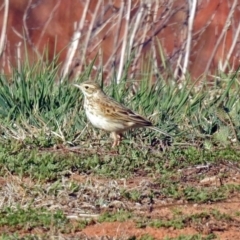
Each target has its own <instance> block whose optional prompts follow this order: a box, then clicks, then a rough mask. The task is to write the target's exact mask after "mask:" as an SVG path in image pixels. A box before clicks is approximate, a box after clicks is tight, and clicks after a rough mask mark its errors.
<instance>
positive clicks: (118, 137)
mask: <svg viewBox="0 0 240 240" xmlns="http://www.w3.org/2000/svg"><path fill="white" fill-rule="evenodd" d="M111 137H112V138H113V145H112V148H114V147H115V146H119V144H120V142H121V140H122V137H123V135H122V133H116V132H112V133H111Z"/></svg>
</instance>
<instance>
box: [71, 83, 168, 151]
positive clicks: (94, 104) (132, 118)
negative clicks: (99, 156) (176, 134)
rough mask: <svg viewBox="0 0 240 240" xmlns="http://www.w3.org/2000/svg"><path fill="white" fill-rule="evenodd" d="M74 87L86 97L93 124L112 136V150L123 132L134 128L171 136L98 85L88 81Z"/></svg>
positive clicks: (87, 112) (86, 109)
mask: <svg viewBox="0 0 240 240" xmlns="http://www.w3.org/2000/svg"><path fill="white" fill-rule="evenodd" d="M73 85H74V86H75V87H77V88H79V89H80V90H81V91H82V93H83V95H84V110H85V113H86V116H87V118H88V120H89V121H90V122H91V124H92V125H93V126H94V127H96V128H99V129H102V130H104V131H106V132H110V136H111V138H113V144H112V148H114V147H115V146H119V144H120V142H121V140H122V138H123V132H125V131H127V130H129V129H132V128H140V127H149V128H152V129H154V130H157V131H159V132H160V133H162V134H165V135H168V136H169V134H167V133H165V132H163V131H161V130H159V129H156V127H154V126H153V124H152V123H151V122H150V121H149V120H147V119H146V118H144V117H142V116H140V115H139V114H137V113H135V112H133V111H132V110H131V109H129V108H127V107H125V106H124V105H122V104H120V103H119V102H117V101H116V100H115V99H113V98H111V97H109V96H108V95H106V94H105V93H104V91H103V90H102V89H101V87H100V85H99V84H98V83H96V82H94V81H92V80H87V81H85V82H82V83H81V84H73Z"/></svg>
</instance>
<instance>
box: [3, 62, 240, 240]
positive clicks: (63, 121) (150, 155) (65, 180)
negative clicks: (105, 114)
mask: <svg viewBox="0 0 240 240" xmlns="http://www.w3.org/2000/svg"><path fill="white" fill-rule="evenodd" d="M127 64H128V65H129V64H130V63H129V62H128V63H127ZM149 67H151V66H150V65H149ZM91 70H92V65H90V66H88V67H87V68H86V70H85V71H84V72H83V73H82V75H81V77H80V79H77V80H76V82H81V81H83V80H84V79H85V78H86V77H88V76H89V75H91ZM125 71H126V72H125V73H124V74H123V78H122V81H121V83H120V84H119V85H117V84H116V83H115V76H114V75H113V77H112V79H111V80H112V81H111V82H110V83H109V84H103V89H104V90H105V91H106V92H107V94H108V95H110V96H112V97H114V98H115V99H117V100H118V101H120V102H121V103H123V104H125V105H126V106H128V107H129V108H131V109H133V110H134V111H136V112H138V113H140V114H142V115H144V116H147V117H148V118H149V119H150V120H151V121H152V122H153V123H154V125H155V126H157V127H158V128H160V129H162V130H163V131H165V132H168V133H169V134H170V135H171V136H172V137H171V138H169V137H166V136H163V135H161V134H160V133H158V132H157V131H153V130H150V129H138V130H134V131H129V132H127V133H126V138H125V139H124V140H123V142H122V144H121V145H120V146H119V147H118V148H116V149H111V142H110V140H109V136H108V134H106V133H102V132H101V131H99V130H97V129H93V127H92V126H91V125H90V124H89V125H87V122H88V121H87V119H86V116H85V114H84V109H83V96H82V94H81V93H80V91H79V90H78V89H77V88H75V87H73V85H72V84H71V83H70V82H69V81H68V80H67V79H66V80H64V81H63V82H61V83H59V82H57V80H56V79H57V78H58V77H57V72H58V66H57V65H56V64H54V63H50V64H49V65H42V64H41V63H40V62H39V63H36V65H34V66H31V67H30V66H28V65H26V66H24V67H23V68H22V69H21V70H20V71H17V70H16V71H14V72H13V74H12V76H11V77H10V79H9V78H8V79H7V78H6V77H5V76H4V75H2V74H1V75H0V178H1V179H3V180H5V181H7V185H4V184H3V185H1V187H0V191H1V196H3V197H2V201H3V202H4V201H5V202H4V204H3V205H2V207H1V208H0V219H1V220H0V226H1V227H5V228H10V230H11V231H14V229H25V230H29V229H37V228H39V227H40V228H41V229H43V231H42V237H43V238H44V236H45V235H44V234H45V232H44V231H47V230H51V231H52V232H53V233H54V234H59V233H63V234H64V233H67V232H68V231H70V226H72V225H71V221H69V220H68V219H67V218H66V215H67V214H68V210H69V209H68V208H67V209H68V210H66V208H64V207H63V206H65V205H67V204H70V205H71V209H74V211H76V212H77V211H78V210H79V209H84V210H85V208H86V206H88V207H87V209H86V210H85V211H86V212H87V213H89V214H90V216H91V214H96V213H97V214H100V217H99V218H98V219H97V220H96V221H99V222H103V221H104V222H106V221H108V222H111V221H126V220H128V219H133V218H135V217H136V216H135V215H134V213H133V212H132V211H131V209H128V206H130V208H131V207H133V208H134V207H135V206H136V205H137V206H139V205H140V206H142V205H144V204H146V202H147V203H149V204H154V201H156V200H159V199H162V200H165V199H168V200H171V201H172V202H176V201H182V202H184V203H199V204H201V203H214V202H219V201H223V200H226V199H228V198H230V197H231V196H233V195H234V194H239V192H240V185H239V184H229V183H225V182H224V180H225V179H228V178H229V177H231V176H232V175H233V174H235V173H236V172H237V171H239V163H240V157H239V140H240V131H239V130H240V125H239V122H240V102H239V89H240V86H239V81H238V79H239V73H237V72H236V74H235V75H232V76H230V75H229V76H225V77H224V79H225V80H222V81H221V83H220V84H219V83H216V84H215V85H213V86H212V87H208V86H207V85H206V86H205V85H203V86H202V87H200V86H199V87H196V86H194V84H193V83H191V81H190V80H189V81H188V82H185V83H183V86H182V87H181V88H179V87H178V85H177V83H175V82H174V81H172V80H171V79H170V80H169V82H168V83H167V82H165V81H164V80H163V78H162V77H161V74H160V73H159V75H158V77H157V79H156V82H154V83H152V84H150V79H151V71H152V69H147V70H146V71H148V72H147V73H146V74H145V75H143V77H142V79H140V80H139V81H138V82H136V80H134V79H130V78H128V75H127V66H126V69H125ZM96 78H97V77H96ZM98 78H100V77H99V76H98ZM95 80H97V79H95ZM136 83H139V84H138V87H137V88H133V85H134V84H136ZM100 133H101V134H100ZM220 166H222V168H221V167H220ZM223 166H227V167H228V168H226V167H225V168H224V169H227V170H224V171H223V170H222V169H223ZM213 169H214V170H213ZM74 176H84V177H85V179H84V180H83V181H80V182H79V181H77V180H74V179H72V177H74ZM212 176H215V177H216V179H217V180H216V181H218V184H215V185H214V184H213V185H210V186H204V185H200V184H199V183H200V182H201V180H202V179H205V178H206V177H212ZM14 178H16V179H18V180H17V181H16V180H14ZM92 178H93V179H94V178H101V179H104V181H105V182H104V183H101V182H96V181H93V180H92ZM135 178H136V179H151V180H149V181H150V183H149V184H146V186H145V185H144V183H141V181H140V180H139V182H136V183H135V184H136V186H133V187H129V186H128V185H124V184H122V185H121V184H120V183H119V182H121V181H122V182H124V181H126V180H127V179H135ZM1 179H0V180H1ZM27 180H28V181H29V182H30V183H34V184H32V185H31V184H30V183H29V182H27V183H26V181H27ZM7 196H12V197H11V198H9V199H10V200H11V201H10V200H9V201H8V202H7V201H6V199H8V197H7ZM39 199H41V201H42V202H43V206H46V207H45V208H39V206H38V201H39ZM76 199H77V200H76ZM50 200H51V201H50ZM49 202H51V203H52V202H53V203H54V204H55V205H58V206H61V207H60V209H59V210H56V211H51V204H49ZM59 202H61V203H62V202H63V204H62V205H61V204H60V203H59ZM116 202H117V203H118V205H116V206H117V207H115V205H114V204H115V203H116ZM83 203H84V204H83ZM59 204H60V205H59ZM28 205H29V206H30V207H29V208H26V206H28ZM112 206H114V207H112ZM111 207H112V208H113V210H114V211H110V209H111ZM105 208H107V210H106V212H105V213H104V214H102V211H103V209H105ZM108 210H109V211H108ZM238 215H239V213H238V214H236V217H237V216H238ZM206 217H210V218H213V219H214V220H216V221H229V222H231V221H233V218H232V216H228V215H224V214H220V213H219V212H217V211H213V212H210V213H208V215H207V216H205V218H206ZM90 218H91V217H90ZM202 218H204V216H203V215H199V216H197V215H195V216H187V217H186V216H181V217H179V218H176V219H168V220H166V219H164V220H156V221H152V222H151V224H150V225H151V226H153V227H155V228H156V227H173V228H175V229H180V228H183V227H185V226H186V221H188V222H191V223H192V222H197V221H199V222H201V221H202ZM89 221H91V220H89ZM89 221H88V220H86V219H83V220H77V222H78V224H77V225H76V226H75V227H74V229H77V230H79V231H80V229H82V228H84V227H86V226H87V225H88V224H89ZM94 221H95V220H94ZM147 224H148V221H145V220H144V221H142V222H141V221H140V222H139V226H142V227H144V226H146V225H147ZM49 226H51V229H50V228H49ZM11 231H10V232H11ZM0 236H1V237H0V238H1V239H14V238H21V236H19V235H18V233H16V234H15V235H14V234H12V233H9V234H2V235H0ZM35 237H36V238H37V236H36V235H34V234H33V235H27V234H26V238H25V239H36V238H35ZM48 237H49V235H47V236H46V239H48ZM213 237H214V236H213V235H208V236H207V237H202V236H201V235H193V236H179V238H176V239H214V238H213ZM142 239H151V236H148V235H145V236H142Z"/></svg>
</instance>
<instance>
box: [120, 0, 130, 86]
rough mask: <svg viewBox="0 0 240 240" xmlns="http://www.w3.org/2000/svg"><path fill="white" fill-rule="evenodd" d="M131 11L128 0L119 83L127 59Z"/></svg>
mask: <svg viewBox="0 0 240 240" xmlns="http://www.w3.org/2000/svg"><path fill="white" fill-rule="evenodd" d="M130 13H131V0H128V4H127V14H126V24H125V32H124V38H123V43H122V52H121V57H120V63H119V70H118V75H117V83H120V79H121V76H122V72H123V66H124V60H125V52H126V48H127V40H128V30H129V21H130Z"/></svg>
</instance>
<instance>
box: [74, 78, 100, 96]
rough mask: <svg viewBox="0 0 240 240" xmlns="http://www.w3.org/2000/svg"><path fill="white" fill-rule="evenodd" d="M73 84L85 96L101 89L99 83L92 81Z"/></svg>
mask: <svg viewBox="0 0 240 240" xmlns="http://www.w3.org/2000/svg"><path fill="white" fill-rule="evenodd" d="M74 86H75V87H77V88H79V89H80V90H81V91H82V93H83V94H84V96H85V97H92V96H93V95H95V94H97V93H98V92H101V91H102V90H101V87H100V86H99V84H98V83H96V82H93V81H86V82H83V83H81V84H79V85H78V84H74Z"/></svg>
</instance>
